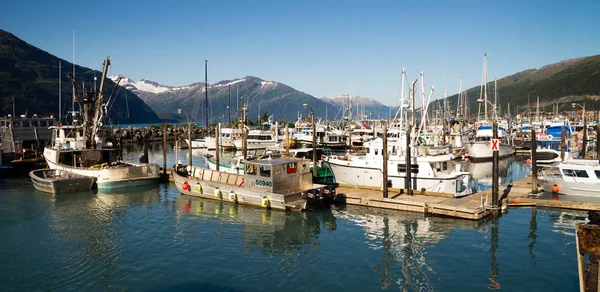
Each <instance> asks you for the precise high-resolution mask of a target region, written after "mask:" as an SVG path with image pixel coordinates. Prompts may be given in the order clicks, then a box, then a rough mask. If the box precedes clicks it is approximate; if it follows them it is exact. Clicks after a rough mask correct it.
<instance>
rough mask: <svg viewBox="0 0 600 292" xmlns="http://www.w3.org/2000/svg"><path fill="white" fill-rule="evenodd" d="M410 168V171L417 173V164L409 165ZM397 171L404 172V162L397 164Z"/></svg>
mask: <svg viewBox="0 0 600 292" xmlns="http://www.w3.org/2000/svg"><path fill="white" fill-rule="evenodd" d="M411 169H412V171H411V172H412V173H419V165H418V164H414V165H411ZM398 172H404V173H406V164H398Z"/></svg>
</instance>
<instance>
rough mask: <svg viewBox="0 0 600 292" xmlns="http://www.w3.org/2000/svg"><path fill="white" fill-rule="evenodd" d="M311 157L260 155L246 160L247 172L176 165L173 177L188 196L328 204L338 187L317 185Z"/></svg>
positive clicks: (281, 205)
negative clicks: (310, 161) (313, 176)
mask: <svg viewBox="0 0 600 292" xmlns="http://www.w3.org/2000/svg"><path fill="white" fill-rule="evenodd" d="M308 162H309V161H308V160H305V159H297V158H286V157H282V158H272V157H269V158H261V159H256V160H246V161H244V174H243V175H241V174H234V173H227V172H222V171H214V170H211V169H206V168H201V167H196V166H184V165H176V166H174V167H173V171H172V174H173V179H174V180H175V185H176V187H177V189H178V190H179V191H180V192H181V193H183V194H186V195H191V196H197V197H203V198H208V199H215V200H220V201H228V202H231V203H239V204H246V205H253V206H258V207H263V208H271V209H277V210H297V211H300V210H306V209H310V208H314V207H319V206H325V207H328V206H329V205H330V204H331V201H332V200H333V196H334V195H335V187H333V186H325V185H322V184H314V183H313V182H312V179H311V173H310V170H309V167H308Z"/></svg>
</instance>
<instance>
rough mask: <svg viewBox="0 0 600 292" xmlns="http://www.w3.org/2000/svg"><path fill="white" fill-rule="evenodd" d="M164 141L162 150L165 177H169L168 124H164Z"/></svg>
mask: <svg viewBox="0 0 600 292" xmlns="http://www.w3.org/2000/svg"><path fill="white" fill-rule="evenodd" d="M162 130H163V140H162V150H163V175H167V124H163V126H162Z"/></svg>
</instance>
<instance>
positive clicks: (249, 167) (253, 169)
mask: <svg viewBox="0 0 600 292" xmlns="http://www.w3.org/2000/svg"><path fill="white" fill-rule="evenodd" d="M246 174H252V175H255V174H256V165H254V164H247V165H246Z"/></svg>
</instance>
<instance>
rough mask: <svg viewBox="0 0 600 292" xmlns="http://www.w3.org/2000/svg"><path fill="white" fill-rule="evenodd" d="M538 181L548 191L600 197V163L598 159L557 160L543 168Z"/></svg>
mask: <svg viewBox="0 0 600 292" xmlns="http://www.w3.org/2000/svg"><path fill="white" fill-rule="evenodd" d="M538 183H539V184H540V185H541V186H542V188H543V189H544V191H547V192H548V191H552V192H553V193H558V194H562V195H573V196H587V197H598V198H600V188H598V185H600V163H599V162H598V160H597V159H572V160H568V161H564V162H562V161H559V162H555V163H553V164H552V165H551V166H548V167H545V168H543V169H542V170H541V172H540V175H538Z"/></svg>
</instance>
